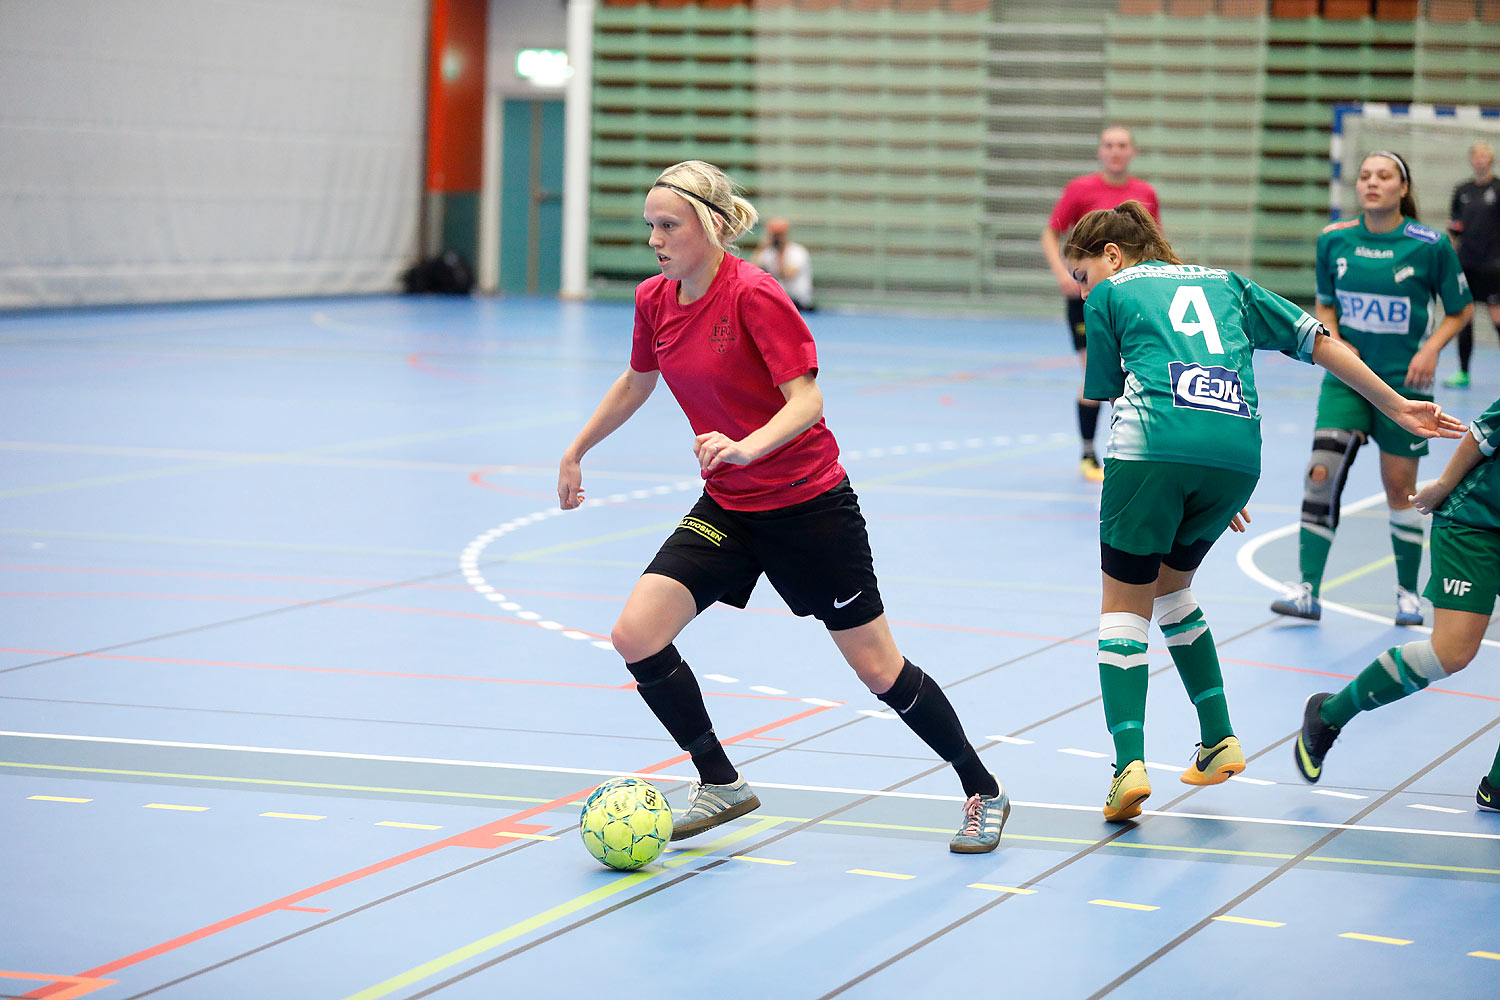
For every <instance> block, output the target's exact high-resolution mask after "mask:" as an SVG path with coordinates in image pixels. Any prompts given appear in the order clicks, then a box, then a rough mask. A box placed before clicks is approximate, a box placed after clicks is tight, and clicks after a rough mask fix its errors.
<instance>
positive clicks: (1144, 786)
mask: <svg viewBox="0 0 1500 1000" xmlns="http://www.w3.org/2000/svg"><path fill="white" fill-rule="evenodd" d="M1150 794H1151V779H1150V778H1148V777H1146V765H1145V764H1143V763H1141V762H1140V761H1138V760H1133V761H1131V762H1130V763H1129V764H1126V765H1125V769H1124V770H1123V771H1120V772H1119V773H1118V774H1116V775H1115V781H1114V784H1112V785H1110V786H1109V798H1107V799H1105V800H1104V818H1105V819H1106V820H1108V821H1109V822H1111V823H1123V822H1125V821H1126V820H1127V819H1135V818H1136V817H1137V816H1139V815H1140V814H1141V803H1142V802H1145V801H1146V797H1147V796H1148V795H1150Z"/></svg>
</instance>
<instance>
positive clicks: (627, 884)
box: [343, 819, 781, 1000]
mask: <svg viewBox="0 0 1500 1000" xmlns="http://www.w3.org/2000/svg"><path fill="white" fill-rule="evenodd" d="M780 822H781V820H780V819H762V820H760V821H759V822H756V823H752V824H750V825H749V826H747V827H744V828H743V829H740V830H735V831H733V832H731V833H729V834H726V835H725V836H723V837H720V838H719V839H718V840H715V841H713V842H712V843H710V844H705V845H704V846H703V847H701V848H694V849H690V850H685V851H682V852H680V853H679V854H678V855H677V856H676V857H673V858H672V859H671V860H669V861H664V862H662V863H660V864H659V865H655V866H651V867H647V868H643V869H640V870H638V871H633V872H627V873H620V874H618V875H617V876H615V877H613V878H610V880H609V882H608V883H606V884H605V885H603V886H601V887H599V888H598V889H595V890H594V891H593V892H587V893H584V894H583V895H582V896H576V897H574V898H573V899H570V900H568V901H567V902H565V903H559V904H558V905H556V906H554V907H552V908H550V909H547V910H543V911H542V912H541V913H538V914H536V915H535V916H531V917H527V918H526V919H525V920H521V921H519V922H517V923H514V924H511V925H510V926H509V927H505V928H502V929H501V930H498V931H496V932H495V933H493V934H490V935H488V936H487V937H482V938H480V939H479V940H477V941H473V942H471V943H469V944H466V945H464V946H463V947H461V948H456V949H454V950H453V951H450V952H448V953H447V954H446V955H439V956H438V957H437V958H434V959H432V960H431V961H428V962H424V963H422V964H421V965H419V966H417V967H416V968H414V969H410V970H408V971H406V972H403V973H401V974H400V975H397V976H393V977H391V978H390V979H387V980H385V981H384V982H379V983H376V984H375V985H373V986H370V987H367V988H365V989H363V990H360V991H359V992H358V993H351V994H349V996H347V997H344V998H343V1000H377V998H379V997H384V996H389V995H390V994H392V993H395V992H396V991H397V990H400V989H404V988H406V987H408V986H410V985H412V984H413V983H417V982H420V981H422V980H423V979H427V978H429V977H431V976H435V975H437V974H438V973H440V972H443V971H444V970H446V969H450V968H452V967H453V966H455V965H458V964H459V963H461V962H466V961H468V960H469V959H472V958H475V957H476V956H479V955H482V954H484V953H485V952H487V951H493V950H494V949H495V948H498V947H499V946H500V945H502V944H505V943H506V942H507V941H511V940H514V939H515V938H518V937H521V936H522V935H524V934H529V933H531V932H532V931H534V930H537V929H538V928H541V927H545V926H546V925H548V924H550V923H555V922H556V921H558V920H561V919H562V918H563V917H566V916H569V915H571V914H573V913H576V912H578V911H579V910H582V909H584V908H586V907H588V906H591V905H593V904H594V903H597V902H599V901H600V900H603V899H607V898H608V897H610V896H613V895H615V894H616V893H620V892H623V891H625V890H626V889H630V888H632V887H634V886H637V885H639V884H640V883H641V882H644V881H645V880H646V879H648V878H655V877H656V876H657V875H661V874H664V872H665V870H666V869H668V868H675V867H677V866H678V865H683V864H686V863H687V862H689V861H691V860H692V859H693V858H695V857H700V856H702V855H704V854H706V853H708V852H710V851H715V850H723V849H727V848H729V847H731V846H733V845H734V844H737V843H739V842H740V841H742V840H748V839H749V838H751V837H754V836H757V835H759V834H761V833H764V832H765V831H767V830H769V829H771V828H772V827H774V826H777V825H779V824H780Z"/></svg>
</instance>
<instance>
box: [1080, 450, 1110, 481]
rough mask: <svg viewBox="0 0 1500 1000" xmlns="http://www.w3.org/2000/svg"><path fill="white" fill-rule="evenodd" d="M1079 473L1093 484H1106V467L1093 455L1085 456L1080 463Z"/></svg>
mask: <svg viewBox="0 0 1500 1000" xmlns="http://www.w3.org/2000/svg"><path fill="white" fill-rule="evenodd" d="M1078 472H1079V474H1081V475H1082V476H1083V478H1084V479H1087V480H1088V481H1089V482H1091V483H1102V482H1104V466H1102V465H1100V464H1099V459H1097V458H1095V457H1094V456H1093V455H1085V456H1083V459H1082V460H1081V461H1080V462H1079V463H1078Z"/></svg>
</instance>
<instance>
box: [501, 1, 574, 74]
mask: <svg viewBox="0 0 1500 1000" xmlns="http://www.w3.org/2000/svg"><path fill="white" fill-rule="evenodd" d="M566 22H567V4H565V3H564V2H563V0H490V10H489V34H490V40H489V86H490V88H491V89H492V90H495V91H498V92H499V93H500V94H501V95H503V96H505V97H535V96H542V97H552V98H558V99H561V97H562V88H561V87H555V88H541V87H536V86H534V85H533V84H532V83H531V82H530V81H528V80H525V79H522V78H521V77H519V76H517V75H516V53H517V52H520V51H521V50H522V49H564V48H567V23H566Z"/></svg>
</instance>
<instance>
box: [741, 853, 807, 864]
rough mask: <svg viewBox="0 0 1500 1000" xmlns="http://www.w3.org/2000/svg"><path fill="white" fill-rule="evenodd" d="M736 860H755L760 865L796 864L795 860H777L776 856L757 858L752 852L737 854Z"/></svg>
mask: <svg viewBox="0 0 1500 1000" xmlns="http://www.w3.org/2000/svg"><path fill="white" fill-rule="evenodd" d="M734 860H736V861H754V862H755V863H756V864H758V865H795V864H796V863H797V862H795V861H777V860H776V859H775V858H757V857H755V856H754V855H752V854H736V855H734Z"/></svg>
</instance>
